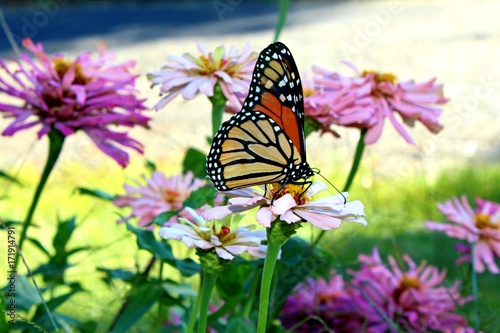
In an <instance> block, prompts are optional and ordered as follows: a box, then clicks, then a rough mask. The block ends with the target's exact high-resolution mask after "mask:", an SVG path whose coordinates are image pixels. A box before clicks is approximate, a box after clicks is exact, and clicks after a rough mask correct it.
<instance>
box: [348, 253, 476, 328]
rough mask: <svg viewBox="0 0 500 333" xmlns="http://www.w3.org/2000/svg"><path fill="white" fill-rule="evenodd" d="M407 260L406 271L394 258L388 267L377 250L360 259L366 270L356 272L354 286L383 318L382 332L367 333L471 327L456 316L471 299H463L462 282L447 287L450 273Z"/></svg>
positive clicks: (405, 259) (390, 258) (405, 258)
mask: <svg viewBox="0 0 500 333" xmlns="http://www.w3.org/2000/svg"><path fill="white" fill-rule="evenodd" d="M403 259H404V261H405V262H406V264H407V265H408V269H407V270H406V271H403V270H402V269H401V268H399V266H398V264H397V262H396V260H395V259H394V258H393V257H391V256H390V257H389V265H385V264H384V263H383V262H382V260H381V259H380V255H379V252H378V250H377V248H374V250H373V254H372V255H371V256H370V255H360V256H359V261H360V262H361V264H362V267H361V270H360V271H357V272H352V274H353V280H352V284H353V286H355V287H356V288H357V289H358V290H359V291H360V294H361V295H362V296H363V297H364V298H365V299H366V300H368V301H370V303H371V304H373V307H374V310H373V314H376V315H377V316H378V317H379V320H378V326H377V327H378V329H377V330H373V331H371V330H369V331H367V332H393V331H394V332H395V331H396V329H395V327H394V324H396V325H397V326H398V327H399V328H400V329H403V330H404V331H405V332H410V333H421V332H427V331H439V332H442V331H445V330H452V329H455V328H459V327H460V328H465V327H467V325H468V324H467V321H466V319H465V318H463V317H462V316H460V315H458V314H456V313H455V311H456V309H457V306H458V305H462V304H464V303H466V302H468V301H470V300H471V298H463V297H461V296H460V293H459V286H460V282H459V281H457V282H455V283H454V284H453V285H452V286H451V287H445V286H443V281H444V279H445V277H446V272H444V271H442V272H439V270H438V268H437V267H432V266H425V263H422V264H420V265H419V266H417V265H416V264H415V262H414V261H413V260H412V259H411V258H410V257H409V256H408V255H405V256H403ZM380 311H383V314H384V316H382V314H380V313H379V312H380ZM384 317H385V318H384ZM388 319H389V320H390V321H392V323H391V322H389V321H388ZM371 320H373V318H371Z"/></svg>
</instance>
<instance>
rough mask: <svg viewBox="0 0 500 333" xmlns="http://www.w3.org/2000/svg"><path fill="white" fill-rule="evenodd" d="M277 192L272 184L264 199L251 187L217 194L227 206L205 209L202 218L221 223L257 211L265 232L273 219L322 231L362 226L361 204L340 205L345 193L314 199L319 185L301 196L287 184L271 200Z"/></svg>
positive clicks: (295, 187)
mask: <svg viewBox="0 0 500 333" xmlns="http://www.w3.org/2000/svg"><path fill="white" fill-rule="evenodd" d="M278 189H281V185H279V184H272V185H271V188H270V189H268V190H267V191H265V196H264V189H263V188H261V190H262V192H261V191H257V190H256V189H254V188H251V187H249V188H244V189H239V190H233V191H225V192H221V193H222V194H224V195H227V196H228V197H229V198H230V199H229V201H228V203H229V205H227V206H219V207H214V208H212V209H209V210H207V211H206V212H204V213H203V216H204V217H205V218H206V219H210V220H211V219H223V218H225V217H226V216H228V215H231V214H234V213H239V212H243V211H246V210H249V209H252V208H254V207H259V210H258V211H257V217H256V218H257V221H258V222H259V223H260V224H261V225H263V226H264V227H266V228H269V227H270V226H271V222H273V221H274V220H276V219H277V218H279V219H281V220H282V221H285V222H287V223H288V224H291V223H296V222H303V221H308V222H310V223H312V224H313V225H314V226H316V227H318V228H320V229H323V230H329V229H336V228H339V227H340V224H341V223H342V222H358V223H361V224H363V225H366V221H365V219H364V207H363V204H362V203H361V202H360V201H352V202H347V203H344V201H345V199H346V198H347V197H348V194H347V192H346V193H343V194H337V195H334V196H331V197H327V198H322V199H315V198H314V197H315V196H316V194H317V193H319V192H321V191H324V190H325V189H327V186H325V185H324V184H323V183H321V182H315V183H313V184H312V185H311V186H310V187H309V189H308V190H307V192H306V193H303V192H304V188H303V186H299V185H293V184H288V185H286V187H285V188H282V189H281V191H280V192H279V193H278V195H276V196H275V194H276V191H277V190H278ZM273 197H274V201H273ZM271 202H272V204H271Z"/></svg>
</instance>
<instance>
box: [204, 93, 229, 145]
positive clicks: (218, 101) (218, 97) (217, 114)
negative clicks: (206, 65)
mask: <svg viewBox="0 0 500 333" xmlns="http://www.w3.org/2000/svg"><path fill="white" fill-rule="evenodd" d="M208 99H209V100H210V102H211V103H212V134H213V136H215V134H216V133H217V131H218V130H219V127H220V125H221V124H222V115H223V114H224V107H225V106H226V102H227V98H226V96H224V93H223V92H222V88H221V87H220V85H219V84H216V85H215V87H214V94H213V96H212V97H209V98H208Z"/></svg>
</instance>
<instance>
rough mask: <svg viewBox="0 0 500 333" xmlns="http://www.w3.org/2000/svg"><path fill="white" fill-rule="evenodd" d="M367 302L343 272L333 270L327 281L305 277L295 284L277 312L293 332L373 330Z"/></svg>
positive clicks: (283, 322) (287, 327) (314, 332)
mask: <svg viewBox="0 0 500 333" xmlns="http://www.w3.org/2000/svg"><path fill="white" fill-rule="evenodd" d="M371 312H374V310H373V309H370V304H369V303H368V302H367V301H366V300H365V299H364V298H362V297H361V296H360V295H359V293H358V292H357V290H356V289H354V288H352V287H350V286H349V285H348V284H347V283H346V282H345V281H344V279H343V278H342V275H340V274H337V273H335V272H332V274H331V276H330V279H329V280H328V281H326V280H324V279H318V280H313V279H311V278H308V279H307V281H306V282H305V283H303V284H300V285H297V287H296V288H295V290H294V293H293V294H292V295H290V296H289V297H288V298H287V300H286V302H285V304H284V306H283V308H282V310H281V313H280V320H281V323H282V324H283V326H284V327H285V328H286V329H289V330H292V331H293V332H304V333H306V332H311V333H316V332H327V330H325V328H329V329H330V330H331V331H332V332H373V327H372V326H371V325H370V321H369V319H370V316H369V314H370V313H371Z"/></svg>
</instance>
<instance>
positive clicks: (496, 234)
mask: <svg viewBox="0 0 500 333" xmlns="http://www.w3.org/2000/svg"><path fill="white" fill-rule="evenodd" d="M476 203H477V208H476V209H475V210H473V209H472V208H471V206H470V205H469V203H468V202H467V198H466V197H465V196H462V198H461V200H459V199H457V198H453V199H451V200H448V201H446V202H444V203H441V204H438V208H439V210H440V211H441V212H443V214H445V215H446V216H447V217H448V220H449V221H450V222H452V223H453V224H448V223H441V222H433V221H427V222H426V223H425V226H426V227H427V229H429V230H436V231H442V232H444V233H446V235H448V236H449V237H453V238H458V239H464V240H466V241H467V242H469V243H470V244H471V245H472V246H474V258H473V263H474V269H475V270H476V271H477V272H479V273H482V272H484V271H485V268H486V267H487V268H488V270H489V271H490V272H491V273H493V274H499V273H500V269H499V268H498V266H497V264H496V263H495V258H499V257H500V204H498V203H495V202H491V201H486V200H483V199H480V198H477V199H476ZM460 252H462V253H464V252H467V251H464V249H463V247H460ZM469 256H470V251H469V253H466V254H465V256H464V257H462V258H460V259H459V262H463V261H464V260H466V259H468V258H469Z"/></svg>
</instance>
